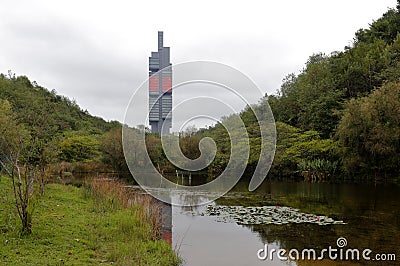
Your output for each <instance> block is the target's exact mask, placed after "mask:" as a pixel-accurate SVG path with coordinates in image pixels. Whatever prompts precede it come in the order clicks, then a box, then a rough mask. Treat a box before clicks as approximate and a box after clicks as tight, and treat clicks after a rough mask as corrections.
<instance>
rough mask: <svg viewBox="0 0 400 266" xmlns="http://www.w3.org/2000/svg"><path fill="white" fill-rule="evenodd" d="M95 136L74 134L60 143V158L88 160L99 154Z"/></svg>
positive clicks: (78, 160) (79, 160)
mask: <svg viewBox="0 0 400 266" xmlns="http://www.w3.org/2000/svg"><path fill="white" fill-rule="evenodd" d="M98 148H99V142H98V140H97V138H96V137H95V136H92V135H91V136H72V137H69V138H67V139H65V140H63V141H62V142H61V143H60V158H61V159H62V160H65V161H67V162H88V161H90V160H93V159H94V158H96V157H97V156H98V155H99V150H98Z"/></svg>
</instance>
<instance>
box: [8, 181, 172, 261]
mask: <svg viewBox="0 0 400 266" xmlns="http://www.w3.org/2000/svg"><path fill="white" fill-rule="evenodd" d="M128 195H129V194H127V193H126V189H125V187H124V186H123V185H122V184H121V183H119V182H115V181H112V180H98V179H97V180H93V181H92V182H90V183H89V184H87V185H85V186H82V187H80V188H78V187H75V186H70V185H62V184H49V185H47V186H46V193H45V195H43V196H40V195H36V196H35V198H33V199H32V204H31V207H32V215H33V217H34V219H33V220H32V232H31V234H29V235H28V234H22V233H21V232H22V231H21V224H20V223H18V222H17V221H18V218H17V214H16V212H15V211H14V209H15V206H14V201H15V199H14V197H13V193H12V184H11V180H10V178H9V177H6V176H0V206H1V207H0V232H1V234H0V243H1V245H0V261H1V262H2V263H4V264H9V265H64V264H67V265H98V264H101V263H105V264H110V263H111V262H114V263H116V264H117V265H176V264H178V262H179V261H178V258H177V257H176V255H175V254H174V252H173V250H172V248H171V246H170V245H169V244H168V243H167V242H165V241H163V240H157V239H158V238H157V236H156V233H157V232H158V227H159V220H158V219H159V218H158V214H156V213H155V212H156V205H154V204H152V202H151V200H152V199H151V198H150V197H142V196H141V197H136V198H135V197H133V196H132V195H130V196H128ZM128 198H129V199H130V200H131V201H129V202H128ZM135 199H136V200H135Z"/></svg>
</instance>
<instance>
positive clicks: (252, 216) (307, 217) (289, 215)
mask: <svg viewBox="0 0 400 266" xmlns="http://www.w3.org/2000/svg"><path fill="white" fill-rule="evenodd" d="M200 215H203V216H204V215H207V216H217V221H218V222H231V223H237V224H243V225H256V224H275V225H282V224H289V223H296V224H299V223H314V224H318V225H333V224H335V225H336V224H346V223H344V222H343V221H340V220H334V219H333V218H330V217H328V216H324V215H316V214H310V213H303V212H300V211H299V210H298V209H294V208H291V207H286V206H282V207H281V206H262V207H243V206H220V205H208V206H207V209H206V211H205V212H203V213H201V214H200Z"/></svg>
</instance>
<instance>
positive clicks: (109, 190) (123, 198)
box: [86, 178, 161, 240]
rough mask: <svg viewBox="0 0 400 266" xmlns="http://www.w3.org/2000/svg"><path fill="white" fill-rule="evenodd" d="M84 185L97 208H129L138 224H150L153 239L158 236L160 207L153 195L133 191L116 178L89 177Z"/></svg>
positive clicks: (159, 230) (159, 231)
mask: <svg viewBox="0 0 400 266" xmlns="http://www.w3.org/2000/svg"><path fill="white" fill-rule="evenodd" d="M86 187H87V189H88V190H87V191H88V192H89V193H90V194H91V196H92V198H93V199H94V201H95V202H96V203H97V204H98V207H99V208H112V209H131V210H132V211H133V213H134V215H135V216H136V217H137V218H138V220H139V221H138V222H139V225H147V226H150V228H151V233H150V234H151V235H150V237H151V238H152V239H153V240H156V239H159V238H160V233H161V209H160V205H159V204H158V203H157V201H156V200H155V199H154V198H153V197H151V196H150V195H147V194H142V193H139V192H135V191H134V190H132V189H130V188H129V187H127V185H126V184H125V183H124V182H122V181H120V180H117V179H110V178H94V179H90V180H87V181H86Z"/></svg>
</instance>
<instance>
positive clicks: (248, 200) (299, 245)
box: [172, 180, 400, 266]
mask: <svg viewBox="0 0 400 266" xmlns="http://www.w3.org/2000/svg"><path fill="white" fill-rule="evenodd" d="M247 186H248V182H246V181H240V182H239V183H238V184H237V185H236V186H235V188H233V189H232V190H231V191H230V192H228V193H227V194H226V195H225V196H224V197H222V198H220V199H217V200H216V201H214V202H212V203H211V204H213V205H216V206H278V207H280V206H282V207H284V206H288V207H292V208H296V209H299V211H301V212H304V213H309V214H317V215H326V216H329V217H332V218H333V219H335V220H343V221H344V222H345V223H346V224H332V225H319V224H312V223H299V224H293V223H289V224H282V225H276V224H263V225H239V224H237V223H235V222H220V221H217V220H218V219H217V218H218V217H217V216H208V215H201V214H202V213H204V211H205V210H206V206H198V207H177V206H173V207H172V213H173V218H172V232H173V235H172V238H173V243H172V245H173V247H174V248H175V250H176V251H177V252H178V253H179V255H180V256H181V257H182V258H183V260H184V265H191V266H192V265H193V266H195V265H320V264H321V261H318V260H316V261H310V260H296V261H290V260H286V261H283V260H280V259H278V257H276V254H275V257H273V259H272V260H271V259H270V258H267V259H266V260H260V259H259V258H258V257H257V252H258V251H259V250H260V249H263V248H264V247H265V244H267V246H268V250H269V251H270V250H271V249H280V248H282V249H285V250H287V251H289V250H290V249H297V250H299V251H300V252H301V251H302V249H305V248H308V249H310V248H312V249H315V250H316V251H317V252H320V251H321V250H322V249H324V248H328V247H329V246H332V247H335V248H337V239H338V238H345V239H346V241H347V245H346V246H345V247H343V249H350V248H351V249H359V250H360V252H362V251H363V250H364V249H371V250H372V253H371V255H369V257H370V258H371V261H366V260H364V259H363V258H361V260H360V261H354V260H353V261H340V260H330V259H329V257H328V256H325V259H324V263H325V264H324V265H366V264H371V265H400V262H399V261H400V248H399V247H400V188H399V187H398V186H396V185H374V184H328V183H306V182H289V181H270V180H267V181H265V182H264V183H263V184H262V185H261V186H260V187H259V188H258V189H257V190H256V191H255V192H249V191H247ZM183 196H184V195H183ZM377 253H379V254H383V255H387V254H395V255H396V258H397V262H388V261H386V262H384V263H383V262H381V263H379V262H377V261H372V259H374V258H375V257H374V255H375V254H377ZM300 254H301V253H300ZM317 254H319V253H317ZM286 257H287V254H286Z"/></svg>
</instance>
